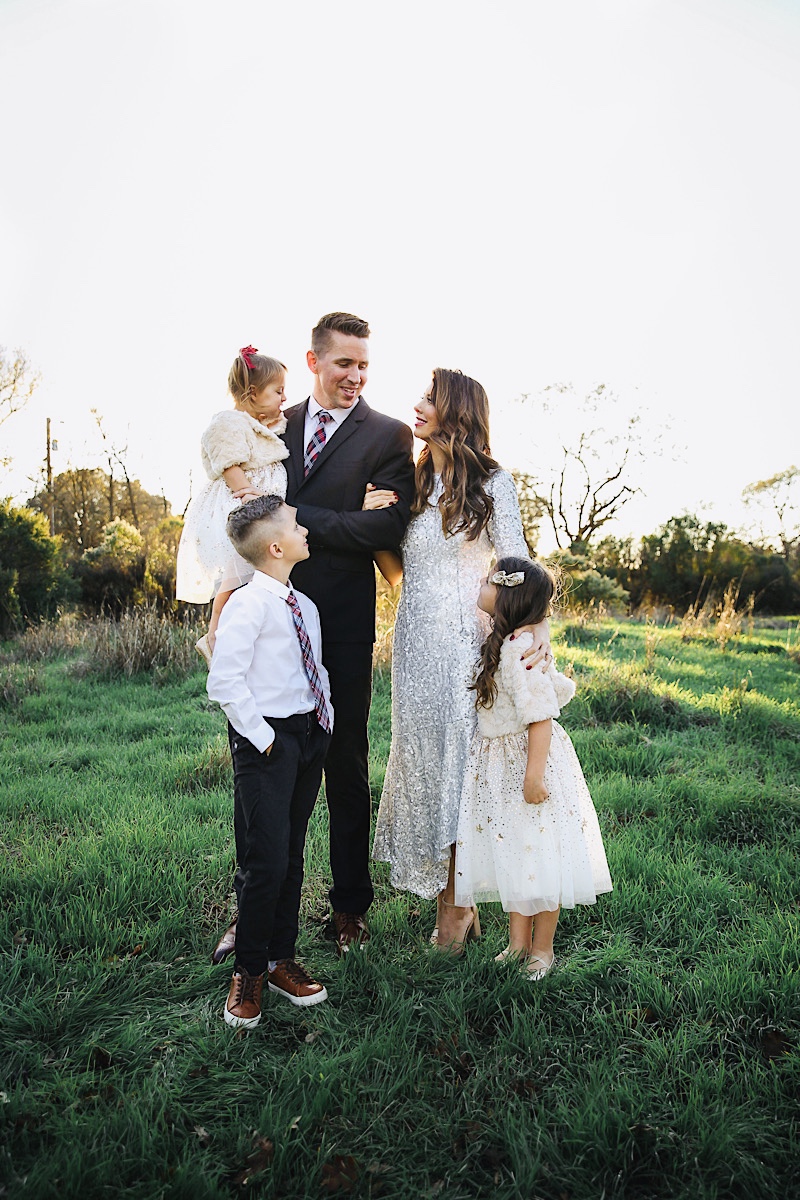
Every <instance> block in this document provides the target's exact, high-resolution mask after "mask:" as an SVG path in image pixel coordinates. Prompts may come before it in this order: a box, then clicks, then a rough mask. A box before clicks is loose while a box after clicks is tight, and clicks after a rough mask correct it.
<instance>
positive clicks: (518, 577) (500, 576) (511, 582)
mask: <svg viewBox="0 0 800 1200" xmlns="http://www.w3.org/2000/svg"><path fill="white" fill-rule="evenodd" d="M524 580H525V572H524V571H512V572H511V573H510V574H509V575H506V573H505V571H495V573H494V575H490V576H489V583H496V584H497V586H498V587H519V585H520V584H521V583H523V582H524Z"/></svg>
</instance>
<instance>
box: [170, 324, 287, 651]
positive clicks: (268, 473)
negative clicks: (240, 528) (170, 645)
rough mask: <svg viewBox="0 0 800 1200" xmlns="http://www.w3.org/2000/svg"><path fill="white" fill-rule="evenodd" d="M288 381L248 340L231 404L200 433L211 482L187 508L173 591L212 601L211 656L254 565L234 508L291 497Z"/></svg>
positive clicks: (201, 645) (232, 379)
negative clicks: (244, 550) (239, 538)
mask: <svg viewBox="0 0 800 1200" xmlns="http://www.w3.org/2000/svg"><path fill="white" fill-rule="evenodd" d="M285 381H286V367H285V366H284V365H283V363H282V362H279V361H278V359H277V358H268V357H267V356H266V355H265V354H259V353H258V351H257V350H256V349H255V348H254V347H253V346H245V347H244V349H242V350H240V351H239V354H238V355H237V357H236V360H235V361H234V364H233V366H232V367H231V369H230V372H229V374H228V390H229V392H230V394H231V396H232V398H233V408H232V409H228V410H226V411H224V412H219V413H217V414H216V415H215V416H214V417H212V419H211V424H210V425H209V426H208V429H206V431H205V433H204V434H203V436H202V438H201V439H200V446H201V452H202V460H203V467H204V469H205V472H206V474H207V475H208V482H207V483H206V484H205V485H204V486H203V488H202V490H201V491H200V492H199V493H198V495H197V496H195V497H193V498H192V500H191V501H190V503H189V507H188V509H187V510H186V517H185V520H184V526H183V532H182V534H181V541H180V545H179V547H178V563H177V579H176V585H175V594H176V597H177V599H178V600H186V601H188V602H189V603H191V604H206V603H208V601H209V600H211V599H212V598H213V600H214V604H213V607H212V611H211V622H210V624H209V629H208V633H207V634H206V635H205V636H204V637H202V638H200V641H199V642H198V643H197V649H198V651H199V653H200V654H202V656H203V657H204V658H205V659H206V662H209V663H210V661H211V651H212V650H213V648H214V638H215V633H216V628H217V623H218V621H219V615H220V613H221V612H222V608H223V606H224V604H225V602H226V600H227V599H228V597H229V596H230V595H231V593H232V592H234V591H235V590H236V588H238V587H241V586H242V584H244V583H247V582H248V581H249V580H250V579H251V578H252V576H253V568H252V567H251V566H250V564H249V563H247V562H245V560H244V559H243V558H242V557H241V556H240V555H239V554H237V553H236V551H235V550H234V548H233V546H232V545H231V543H230V541H229V540H228V535H227V533H226V532H225V523H226V521H227V519H228V513H229V512H231V510H232V509H234V508H237V507H238V506H239V504H240V503H242V502H244V501H246V500H251V499H253V497H255V496H260V495H267V494H271V495H276V496H280V497H282V498H285V497H286V485H287V478H286V468H285V467H284V465H283V459H285V458H287V457H288V455H289V451H288V450H287V449H286V447H285V446H284V444H283V442H282V441H281V438H280V434H282V433H283V431H284V430H285V428H286V419H285V418H284V417H283V416H282V415H281V407H282V405H283V402H284V400H285V395H284V386H285ZM234 492H238V493H239V496H238V498H237V497H236V496H234Z"/></svg>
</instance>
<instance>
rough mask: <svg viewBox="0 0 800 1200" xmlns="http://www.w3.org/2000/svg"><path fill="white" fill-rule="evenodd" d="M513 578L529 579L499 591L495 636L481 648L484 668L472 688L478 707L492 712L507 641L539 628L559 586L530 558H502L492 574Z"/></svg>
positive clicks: (480, 666) (548, 611)
mask: <svg viewBox="0 0 800 1200" xmlns="http://www.w3.org/2000/svg"><path fill="white" fill-rule="evenodd" d="M495 571H505V573H506V575H513V574H514V572H516V571H521V572H522V573H523V575H524V576H525V578H524V579H523V581H522V583H519V584H517V586H516V587H503V586H501V585H499V584H497V585H495V586H496V587H497V598H496V600H495V605H494V615H493V617H492V632H491V633H490V634H489V636H488V638H487V639H486V641H485V642H484V643H483V645H482V646H481V658H480V665H479V667H478V674H477V675H476V677H475V682H474V684H473V685H472V687H473V689H474V691H475V692H477V699H476V701H475V704H476V707H479V708H491V707H492V705H493V704H494V699H495V696H496V695H497V683H496V682H495V678H494V677H495V673H496V672H497V668H498V666H499V665H500V651H501V649H502V646H503V642H504V640H505V639H506V638H507V637H508V635H509V634H510V633H513V632H514V630H515V629H518V628H519V627H520V625H538V624H539V622H540V621H543V620H544V619H545V617H546V616H548V615H549V613H550V602H551V600H552V599H553V595H554V593H555V589H556V582H555V579H554V577H553V575H552V574H551V573H550V571H548V569H547V567H544V566H542V564H541V563H539V562H531V560H530V559H529V558H512V557H509V558H501V559H500V561H499V562H498V563H497V564H496V565H495V566H494V567H492V569H491V571H490V572H489V579H490V580H491V578H492V575H494V573H495Z"/></svg>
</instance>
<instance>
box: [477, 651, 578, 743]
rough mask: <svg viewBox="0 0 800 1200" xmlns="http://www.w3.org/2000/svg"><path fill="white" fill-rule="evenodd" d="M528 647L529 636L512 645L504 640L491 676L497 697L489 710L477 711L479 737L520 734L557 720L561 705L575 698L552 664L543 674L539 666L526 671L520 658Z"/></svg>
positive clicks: (571, 687)
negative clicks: (530, 728)
mask: <svg viewBox="0 0 800 1200" xmlns="http://www.w3.org/2000/svg"><path fill="white" fill-rule="evenodd" d="M532 645H533V634H531V633H521V634H520V635H519V637H517V638H515V639H514V641H513V642H512V641H510V640H509V639H508V638H506V640H505V641H504V642H503V646H502V649H501V650H500V664H499V666H498V668H497V674H496V675H495V680H496V682H497V696H496V698H495V701H494V704H493V705H492V707H491V708H479V709H478V731H479V733H480V735H481V737H492V738H493V737H502V736H503V735H504V734H507V733H522V732H523V730H525V729H527V727H528V726H529V725H533V724H534V723H535V722H537V721H546V720H547V719H548V717H557V716H559V714H560V712H561V709H562V708H563V707H564V705H565V704H567V703H568V702H569V701H570V700H571V699H572V697H573V696H574V695H575V684H574V683H573V681H572V680H571V679H568V678H567V677H566V675H562V674H561V673H560V671H557V670H556V669H555V666H554V665H553V664H552V663H551V665H550V667H549V668H548V670H547V671H545V672H543V671H542V669H541V664H537V665H536V666H535V667H534V668H533V670H531V671H529V670H527V669H526V667H525V663H524V662H521V661H520V655H521V653H522V651H523V650H527V649H528V647H529V646H532Z"/></svg>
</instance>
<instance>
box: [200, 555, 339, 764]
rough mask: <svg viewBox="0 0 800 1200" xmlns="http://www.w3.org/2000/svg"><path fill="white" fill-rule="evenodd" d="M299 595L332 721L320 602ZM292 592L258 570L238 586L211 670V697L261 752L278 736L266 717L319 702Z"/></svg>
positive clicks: (224, 612) (224, 617) (286, 714)
mask: <svg viewBox="0 0 800 1200" xmlns="http://www.w3.org/2000/svg"><path fill="white" fill-rule="evenodd" d="M292 590H294V589H292ZM294 594H295V596H296V597H297V603H298V604H299V605H300V611H301V612H302V614H303V621H304V623H305V627H306V629H307V631H308V637H309V640H310V642H311V648H312V650H313V651H314V659H315V661H316V664H317V670H318V671H319V677H320V680H321V681H322V690H323V692H324V693H325V702H326V704H327V705H328V713H329V714H330V718H331V725H333V707H332V705H331V688H330V683H329V681H328V672H327V671H326V670H325V668H324V666H323V665H322V635H321V633H320V627H319V613H318V612H317V606H316V605H315V604H314V602H313V600H309V598H308V596H304V595H303V593H302V592H295V593H294ZM288 595H289V588H288V587H285V586H284V584H282V583H281V582H280V581H279V580H277V579H273V577H272V576H271V575H265V574H264V572H263V571H256V573H255V575H254V576H253V578H252V580H251V581H250V583H248V584H246V585H245V587H242V588H239V589H238V591H235V592H234V593H233V595H232V596H231V598H230V600H228V602H227V604H226V605H225V607H224V608H223V610H222V615H221V616H220V619H219V626H218V628H217V639H216V641H215V643H214V653H213V655H212V657H211V670H210V671H209V673H208V684H207V691H208V694H209V697H210V698H211V699H212V700H215V701H216V702H217V703H218V704H219V705H220V706H221V707H222V710H223V712H224V713H225V715H226V717H227V718H228V720H229V721H230V723H231V725H232V726H233V728H234V729H235V730H236V732H237V733H241V735H242V736H243V737H246V738H247V740H248V741H249V742H252V744H253V745H254V746H255V748H256V749H257V750H260V751H262V752H263V751H264V750H267V749H269V747H270V746H271V745H272V743H273V742H274V740H275V730H274V729H273V728H272V726H271V725H270V724H269V723H268V722H267V721H265V720H264V717H265V716H270V717H291V716H294V714H295V713H307V712H313V710H314V707H315V705H314V695H313V692H312V691H311V686H310V684H309V682H308V676H307V675H306V672H305V668H304V667H303V652H302V650H301V649H300V643H299V641H298V640H297V631H296V630H295V627H294V621H293V619H292V610H291V609H290V608H289V605H288V604H287V603H286V597H287V596H288Z"/></svg>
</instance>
